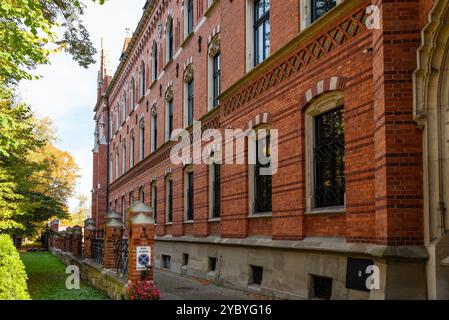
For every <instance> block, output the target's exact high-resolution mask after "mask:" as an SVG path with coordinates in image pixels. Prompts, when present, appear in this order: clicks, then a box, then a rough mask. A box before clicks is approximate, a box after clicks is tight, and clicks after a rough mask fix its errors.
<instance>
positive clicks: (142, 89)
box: [139, 61, 145, 98]
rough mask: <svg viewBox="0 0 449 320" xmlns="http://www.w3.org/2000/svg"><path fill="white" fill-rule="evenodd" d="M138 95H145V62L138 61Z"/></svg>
mask: <svg viewBox="0 0 449 320" xmlns="http://www.w3.org/2000/svg"><path fill="white" fill-rule="evenodd" d="M139 96H140V98H142V97H143V96H145V62H143V61H142V62H141V63H140V71H139Z"/></svg>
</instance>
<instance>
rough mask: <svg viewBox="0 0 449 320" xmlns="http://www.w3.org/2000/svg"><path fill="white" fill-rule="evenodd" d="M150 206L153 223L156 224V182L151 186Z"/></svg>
mask: <svg viewBox="0 0 449 320" xmlns="http://www.w3.org/2000/svg"><path fill="white" fill-rule="evenodd" d="M151 205H152V207H153V218H154V222H155V223H157V186H156V182H153V183H152V184H151Z"/></svg>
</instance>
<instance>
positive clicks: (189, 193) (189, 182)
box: [186, 172, 194, 221]
mask: <svg viewBox="0 0 449 320" xmlns="http://www.w3.org/2000/svg"><path fill="white" fill-rule="evenodd" d="M186 178H187V181H186V183H187V220H188V221H192V220H193V217H194V214H193V206H194V204H193V192H194V190H193V172H188V173H187V175H186Z"/></svg>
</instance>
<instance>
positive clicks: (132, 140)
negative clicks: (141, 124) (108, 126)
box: [129, 130, 135, 168]
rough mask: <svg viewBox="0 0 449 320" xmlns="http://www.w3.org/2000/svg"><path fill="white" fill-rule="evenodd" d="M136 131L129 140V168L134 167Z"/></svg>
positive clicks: (132, 131) (132, 132)
mask: <svg viewBox="0 0 449 320" xmlns="http://www.w3.org/2000/svg"><path fill="white" fill-rule="evenodd" d="M134 144H135V138H134V130H131V138H130V139H129V167H130V168H132V167H134Z"/></svg>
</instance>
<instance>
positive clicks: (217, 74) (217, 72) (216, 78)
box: [213, 52, 221, 107]
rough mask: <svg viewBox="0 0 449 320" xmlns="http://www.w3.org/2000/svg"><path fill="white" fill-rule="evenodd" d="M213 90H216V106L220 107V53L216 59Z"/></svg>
mask: <svg viewBox="0 0 449 320" xmlns="http://www.w3.org/2000/svg"><path fill="white" fill-rule="evenodd" d="M213 72H214V73H213V87H214V88H213V90H214V104H213V106H214V107H216V106H218V105H219V103H220V102H219V101H218V96H219V95H220V93H221V60H220V52H219V53H217V54H216V55H215V57H214V69H213Z"/></svg>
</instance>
